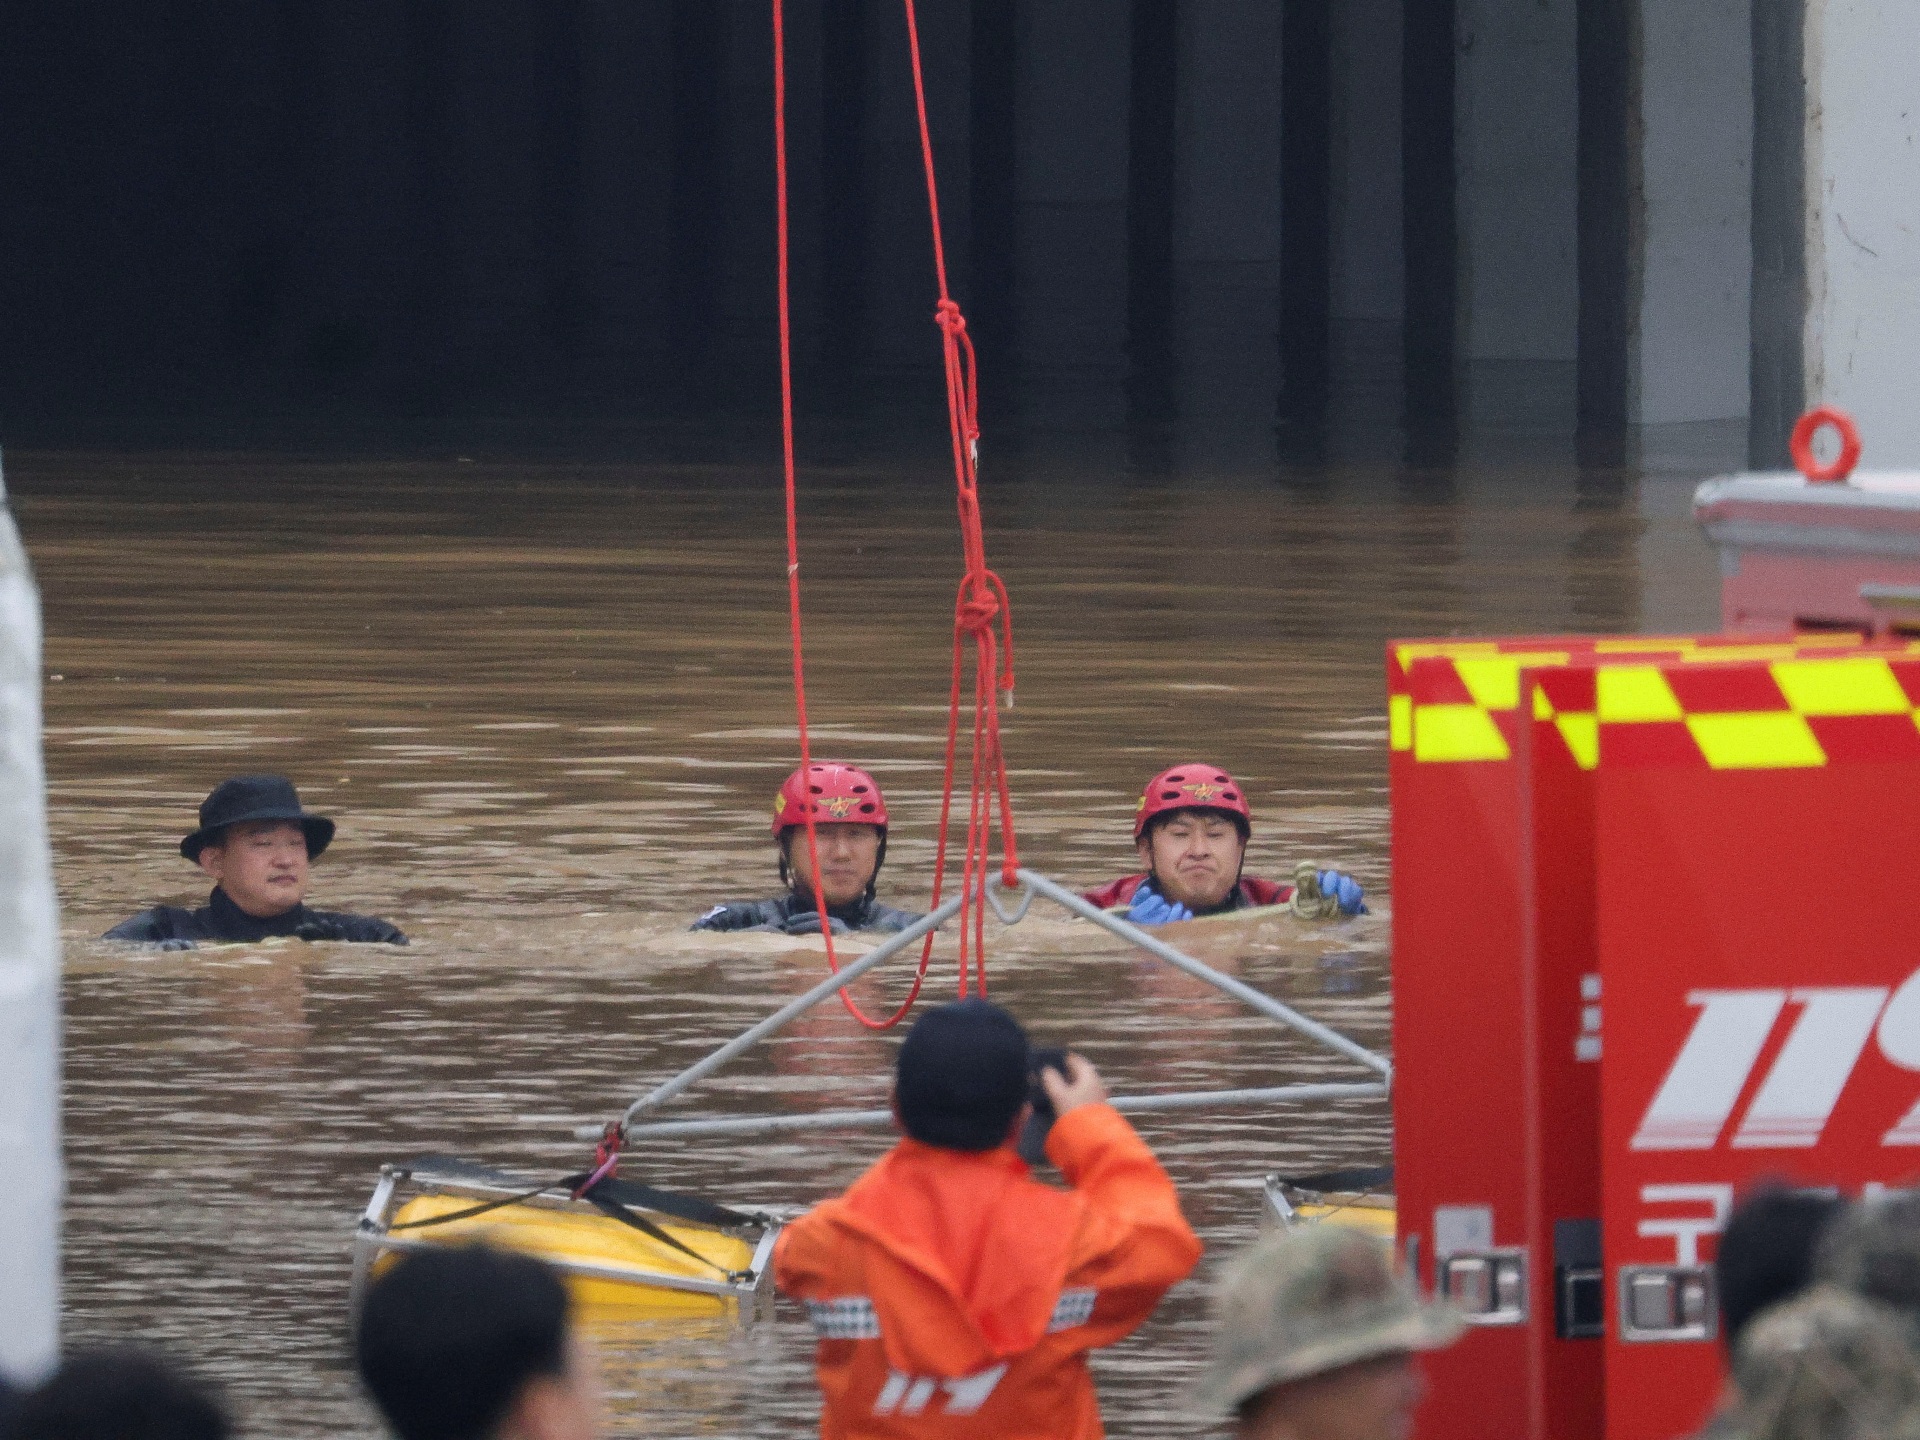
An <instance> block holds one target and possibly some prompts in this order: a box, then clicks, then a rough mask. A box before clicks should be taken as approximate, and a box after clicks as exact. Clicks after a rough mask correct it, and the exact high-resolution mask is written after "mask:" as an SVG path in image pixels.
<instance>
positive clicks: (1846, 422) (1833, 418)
mask: <svg viewBox="0 0 1920 1440" xmlns="http://www.w3.org/2000/svg"><path fill="white" fill-rule="evenodd" d="M1829 425H1831V426H1832V427H1833V428H1834V430H1835V431H1837V432H1838V434H1839V436H1840V453H1839V454H1838V455H1836V456H1834V457H1833V460H1832V461H1831V462H1830V463H1829V464H1826V465H1822V464H1821V463H1820V462H1819V461H1818V460H1815V459H1814V458H1813V437H1814V436H1815V435H1818V434H1819V433H1820V431H1821V430H1822V429H1824V428H1825V427H1826V426H1829ZM1787 448H1788V449H1789V450H1791V451H1792V453H1793V463H1794V465H1795V466H1796V467H1797V468H1798V469H1799V471H1800V473H1801V474H1802V475H1804V476H1806V477H1807V479H1808V480H1809V481H1810V482H1811V483H1813V484H1815V485H1829V484H1833V483H1834V482H1836V481H1842V480H1845V479H1846V478H1847V477H1848V476H1849V475H1851V474H1852V473H1853V467H1854V466H1856V465H1858V464H1859V463H1860V432H1859V431H1858V430H1856V429H1855V428H1854V424H1853V417H1852V416H1850V415H1848V414H1847V412H1846V411H1844V410H1836V409H1834V408H1833V406H1831V405H1822V406H1819V407H1818V408H1817V409H1813V410H1809V411H1807V413H1806V414H1804V415H1802V416H1801V417H1800V419H1799V422H1798V423H1797V424H1795V425H1794V427H1793V439H1792V440H1791V441H1789V442H1788V447H1787Z"/></svg>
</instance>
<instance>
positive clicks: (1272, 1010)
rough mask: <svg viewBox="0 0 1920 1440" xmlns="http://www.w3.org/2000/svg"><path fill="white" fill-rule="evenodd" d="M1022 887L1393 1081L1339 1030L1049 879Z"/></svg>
mask: <svg viewBox="0 0 1920 1440" xmlns="http://www.w3.org/2000/svg"><path fill="white" fill-rule="evenodd" d="M1019 875H1020V879H1021V881H1022V883H1024V884H1025V885H1027V886H1029V887H1030V888H1031V889H1032V890H1033V891H1034V892H1035V893H1036V894H1040V895H1044V896H1046V897H1047V898H1048V899H1049V900H1051V901H1053V902H1054V903H1055V904H1056V905H1059V906H1060V907H1062V908H1063V909H1066V910H1070V911H1072V912H1073V913H1074V914H1075V915H1078V916H1079V917H1080V918H1081V919H1083V920H1091V921H1092V922H1093V923H1094V924H1096V925H1098V926H1099V927H1100V928H1101V929H1103V930H1109V931H1111V932H1112V933H1113V934H1115V935H1118V936H1119V937H1120V938H1121V939H1122V940H1125V941H1126V942H1127V943H1128V944H1130V945H1138V946H1139V947H1140V948H1141V949H1142V950H1144V951H1146V952H1147V953H1148V954H1149V955H1157V956H1159V957H1160V958H1161V959H1162V960H1164V961H1166V962H1167V963H1168V964H1169V965H1172V966H1175V967H1177V968H1178V969H1181V970H1184V971H1186V972H1187V974H1189V975H1191V976H1193V977H1194V979H1196V980H1204V981H1206V982H1207V984H1209V985H1211V986H1213V987H1214V989H1216V990H1224V991H1225V992H1226V993H1227V994H1229V995H1231V996H1233V998H1234V999H1236V1000H1239V1001H1241V1002H1242V1003H1243V1004H1246V1005H1251V1006H1252V1007H1253V1008H1254V1009H1255V1010H1258V1011H1259V1012H1260V1013H1261V1014H1262V1015H1265V1016H1267V1017H1268V1018H1269V1019H1273V1020H1278V1021H1279V1022H1280V1023H1281V1024H1282V1025H1285V1026H1288V1027H1289V1028H1291V1029H1294V1030H1298V1031H1299V1032H1300V1033H1301V1034H1302V1035H1305V1036H1307V1037H1308V1038H1309V1039H1312V1040H1318V1041H1319V1042H1320V1043H1321V1044H1322V1045H1324V1046H1326V1047H1327V1048H1328V1049H1329V1050H1335V1051H1338V1052H1339V1053H1340V1054H1342V1055H1344V1056H1346V1057H1347V1058H1348V1059H1349V1060H1356V1061H1358V1062H1359V1063H1360V1064H1362V1065H1364V1066H1366V1067H1367V1068H1368V1069H1369V1070H1372V1071H1374V1072H1376V1073H1377V1074H1379V1075H1380V1076H1381V1078H1382V1079H1384V1080H1385V1081H1386V1082H1387V1083H1388V1084H1391V1083H1392V1081H1393V1064H1392V1062H1390V1061H1389V1060H1387V1059H1386V1058H1385V1057H1384V1056H1380V1055H1376V1054H1374V1053H1373V1052H1372V1051H1371V1050H1369V1049H1367V1048H1366V1046H1364V1045H1358V1044H1355V1043H1354V1042H1353V1041H1351V1040H1349V1039H1348V1038H1347V1037H1346V1036H1344V1035H1342V1034H1341V1033H1340V1032H1339V1031H1338V1030H1334V1029H1331V1028H1329V1027H1328V1026H1325V1025H1322V1024H1321V1023H1320V1022H1319V1021H1318V1020H1310V1019H1308V1018H1307V1017H1306V1016H1305V1015H1302V1014H1301V1013H1300V1012H1299V1011H1298V1010H1295V1009H1294V1008H1293V1007H1292V1006H1291V1005H1283V1004H1281V1003H1280V1002H1279V1001H1278V1000H1276V999H1274V998H1273V997H1272V996H1271V995H1266V994H1262V993H1261V992H1260V991H1258V990H1256V989H1254V988H1253V987H1252V986H1251V985H1248V984H1245V983H1244V982H1242V981H1239V980H1236V979H1234V978H1233V977H1232V976H1231V975H1222V974H1221V973H1220V972H1219V971H1218V970H1215V969H1214V968H1213V967H1212V966H1210V965H1203V964H1201V963H1200V962H1199V961H1198V960H1196V959H1194V958H1193V957H1192V956H1191V955H1187V954H1184V953H1182V952H1181V951H1179V950H1176V949H1174V948H1173V946H1171V945H1169V944H1167V943H1166V941H1164V940H1160V939H1156V938H1155V937H1154V936H1152V935H1149V934H1148V933H1147V932H1146V931H1145V930H1142V929H1141V928H1140V927H1139V926H1138V925H1133V924H1129V923H1128V922H1127V921H1125V920H1123V919H1121V918H1120V916H1118V915H1109V914H1108V913H1107V912H1106V911H1104V910H1102V909H1101V908H1100V907H1099V906H1097V905H1090V904H1088V903H1087V902H1086V901H1085V900H1083V899H1081V898H1080V897H1079V896H1078V895H1076V894H1074V893H1073V891H1071V890H1069V889H1067V888H1066V887H1065V886H1064V885H1057V884H1055V883H1054V882H1053V881H1051V880H1049V879H1048V878H1047V877H1046V876H1044V875H1036V874H1034V873H1033V871H1031V870H1027V869H1024V868H1023V869H1022V870H1020V872H1019Z"/></svg>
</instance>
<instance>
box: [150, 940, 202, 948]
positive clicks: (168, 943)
mask: <svg viewBox="0 0 1920 1440" xmlns="http://www.w3.org/2000/svg"><path fill="white" fill-rule="evenodd" d="M147 948H148V949H150V950H191V949H193V948H194V944H193V941H191V940H156V941H154V942H153V944H152V945H150V946H148V947H147Z"/></svg>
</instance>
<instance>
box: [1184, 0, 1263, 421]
mask: <svg viewBox="0 0 1920 1440" xmlns="http://www.w3.org/2000/svg"><path fill="white" fill-rule="evenodd" d="M1178 16H1179V36H1178V46H1179V59H1178V62H1177V65H1176V71H1175V73H1176V75H1177V77H1178V95H1177V99H1176V107H1177V108H1176V111H1175V120H1174V137H1175V157H1174V205H1175V211H1174V249H1173V264H1174V323H1173V332H1174V333H1173V339H1174V354H1175V370H1176V375H1177V377H1178V378H1177V381H1176V385H1177V405H1178V409H1179V413H1180V417H1181V419H1182V420H1185V421H1194V420H1202V421H1206V422H1208V424H1207V427H1206V428H1207V429H1208V430H1209V431H1210V432H1213V433H1216V434H1217V433H1218V431H1219V429H1220V427H1221V426H1222V425H1223V424H1224V425H1225V426H1227V427H1228V428H1230V429H1233V430H1236V431H1243V432H1245V433H1246V434H1247V435H1249V436H1254V437H1257V438H1259V439H1260V440H1262V441H1263V442H1264V443H1265V444H1266V445H1267V446H1268V448H1271V439H1272V432H1273V424H1274V418H1275V413H1276V407H1277V405H1278V402H1279V396H1280V380H1281V376H1280V348H1279V329H1280V87H1279V85H1278V84H1276V83H1275V77H1276V76H1278V74H1279V72H1280V7H1279V6H1277V5H1275V4H1273V3H1272V0H1192V3H1190V4H1186V5H1182V6H1181V7H1180V8H1179V11H1178Z"/></svg>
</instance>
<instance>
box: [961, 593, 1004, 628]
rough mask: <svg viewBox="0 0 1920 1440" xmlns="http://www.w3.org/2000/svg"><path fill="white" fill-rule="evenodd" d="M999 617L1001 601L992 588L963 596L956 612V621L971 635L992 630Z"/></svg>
mask: <svg viewBox="0 0 1920 1440" xmlns="http://www.w3.org/2000/svg"><path fill="white" fill-rule="evenodd" d="M999 618H1000V601H999V599H998V597H996V596H995V595H994V594H993V592H992V591H990V590H988V591H982V592H981V593H980V594H977V595H969V596H965V597H963V598H962V599H961V601H960V604H959V606H958V607H957V609H956V611H955V614H954V621H955V623H956V624H957V625H958V626H959V627H960V629H961V630H963V631H965V632H966V633H967V634H969V635H978V634H980V633H981V632H983V631H990V630H992V629H993V622H994V621H996V620H998V619H999Z"/></svg>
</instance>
